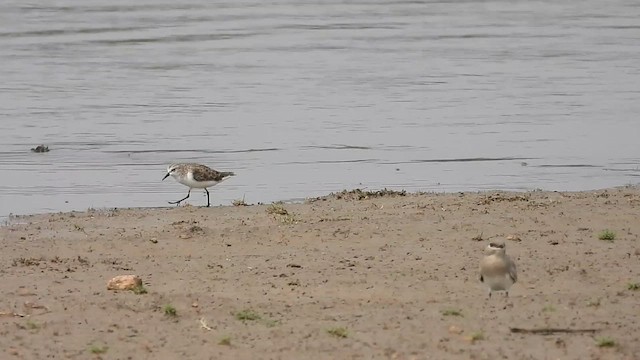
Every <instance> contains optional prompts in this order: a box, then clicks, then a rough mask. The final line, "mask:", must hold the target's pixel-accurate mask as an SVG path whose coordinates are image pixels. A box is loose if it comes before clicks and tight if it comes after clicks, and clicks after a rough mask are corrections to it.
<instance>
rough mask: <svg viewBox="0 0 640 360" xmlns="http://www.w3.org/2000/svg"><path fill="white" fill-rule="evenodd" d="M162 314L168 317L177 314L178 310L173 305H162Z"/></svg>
mask: <svg viewBox="0 0 640 360" xmlns="http://www.w3.org/2000/svg"><path fill="white" fill-rule="evenodd" d="M164 314H165V315H167V316H170V317H176V316H178V310H176V308H175V307H173V305H165V306H164Z"/></svg>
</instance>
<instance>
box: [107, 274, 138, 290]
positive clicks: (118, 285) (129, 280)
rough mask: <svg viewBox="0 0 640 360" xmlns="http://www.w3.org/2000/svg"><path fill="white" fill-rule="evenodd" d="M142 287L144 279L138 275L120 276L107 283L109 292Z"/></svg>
mask: <svg viewBox="0 0 640 360" xmlns="http://www.w3.org/2000/svg"><path fill="white" fill-rule="evenodd" d="M139 286H142V279H140V278H139V277H138V276H137V275H118V276H116V277H114V278H113V279H111V280H109V282H108V283H107V290H133V289H134V288H136V287H139Z"/></svg>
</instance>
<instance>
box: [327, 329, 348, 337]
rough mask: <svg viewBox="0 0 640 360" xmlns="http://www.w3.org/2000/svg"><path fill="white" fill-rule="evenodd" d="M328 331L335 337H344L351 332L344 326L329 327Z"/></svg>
mask: <svg viewBox="0 0 640 360" xmlns="http://www.w3.org/2000/svg"><path fill="white" fill-rule="evenodd" d="M327 333H329V335H333V336H335V337H338V338H343V339H344V338H346V337H348V336H349V332H348V331H347V329H346V328H343V327H334V328H331V329H328V330H327Z"/></svg>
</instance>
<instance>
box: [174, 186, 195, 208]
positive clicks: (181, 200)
mask: <svg viewBox="0 0 640 360" xmlns="http://www.w3.org/2000/svg"><path fill="white" fill-rule="evenodd" d="M189 195H191V188H189V192H188V193H187V196H185V197H184V198H182V199H180V200H178V201H169V204H176V205H180V203H181V202H183V201H184V200H187V199H188V198H189Z"/></svg>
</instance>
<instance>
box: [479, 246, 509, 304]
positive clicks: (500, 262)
mask: <svg viewBox="0 0 640 360" xmlns="http://www.w3.org/2000/svg"><path fill="white" fill-rule="evenodd" d="M484 253H485V257H484V258H482V260H480V281H481V282H483V283H485V284H486V285H487V286H488V287H489V297H491V293H492V292H493V291H504V292H505V294H506V296H509V288H510V287H511V285H513V284H514V283H515V282H516V281H518V272H517V269H516V263H515V262H513V260H511V258H510V257H509V255H507V252H506V245H505V244H504V242H492V243H490V244H489V246H487V248H486V249H485V250H484Z"/></svg>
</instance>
